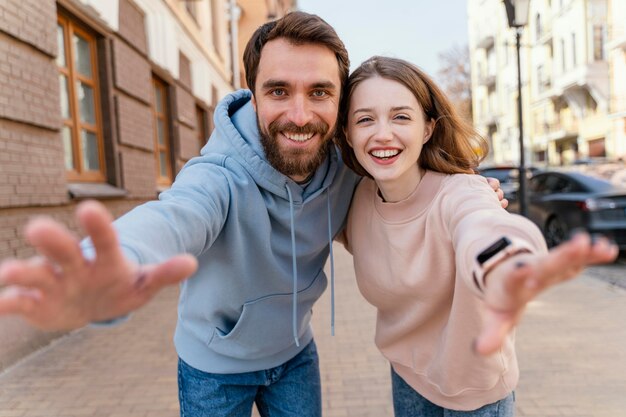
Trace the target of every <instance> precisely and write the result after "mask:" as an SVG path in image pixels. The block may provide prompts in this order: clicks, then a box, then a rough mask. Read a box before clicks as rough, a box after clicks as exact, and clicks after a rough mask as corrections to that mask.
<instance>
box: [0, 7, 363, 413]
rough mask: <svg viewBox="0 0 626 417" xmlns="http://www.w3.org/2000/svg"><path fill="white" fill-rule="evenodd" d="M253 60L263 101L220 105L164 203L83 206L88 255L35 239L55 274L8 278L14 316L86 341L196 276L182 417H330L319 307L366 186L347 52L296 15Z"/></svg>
mask: <svg viewBox="0 0 626 417" xmlns="http://www.w3.org/2000/svg"><path fill="white" fill-rule="evenodd" d="M244 62H245V67H246V77H247V81H248V85H249V87H250V90H251V91H248V90H241V91H237V92H234V93H232V94H230V95H228V96H226V98H224V99H223V100H222V101H221V102H220V103H219V105H218V106H217V108H216V111H215V131H214V132H213V134H212V136H211V139H210V140H209V141H208V143H207V145H206V146H205V147H204V148H203V150H202V154H201V156H199V157H197V158H194V159H192V160H191V161H189V163H188V164H187V165H186V166H185V167H184V168H183V169H182V170H181V172H180V173H179V175H178V176H177V178H176V181H175V182H174V184H173V185H172V187H171V189H170V190H168V191H166V192H164V193H162V194H161V195H160V197H159V201H155V202H150V203H147V204H144V205H142V206H139V207H137V208H135V209H134V210H132V211H131V212H130V213H128V214H126V215H125V216H122V217H121V218H120V219H118V220H117V221H115V223H114V224H113V225H112V224H111V217H110V215H109V214H108V213H107V212H106V211H105V210H104V208H103V207H102V206H101V205H99V204H98V203H95V202H89V203H85V204H83V205H81V206H80V207H79V209H78V211H77V216H78V221H79V223H80V224H81V225H82V227H83V229H84V230H85V231H86V232H87V233H88V234H89V236H90V237H91V239H90V240H89V241H86V242H83V244H82V248H81V247H80V246H79V242H78V241H77V240H76V239H75V237H73V236H72V235H71V234H70V233H69V232H68V231H67V230H66V229H64V228H63V227H62V226H60V225H59V224H57V223H55V222H53V221H52V220H49V219H39V220H37V221H35V222H33V223H31V224H30V225H29V226H28V228H27V231H26V233H27V236H28V239H29V241H30V242H31V243H32V244H33V245H34V246H35V247H36V248H37V250H38V251H39V252H40V254H41V255H43V256H44V257H45V258H46V261H44V262H41V261H40V260H36V259H31V260H25V261H7V262H5V263H4V264H3V265H2V266H1V267H0V282H4V283H5V284H6V285H8V288H6V289H5V290H4V291H3V292H2V293H0V314H2V313H5V314H7V313H8V314H11V313H18V314H22V315H23V316H24V317H25V318H26V319H27V320H29V321H30V322H31V323H33V324H35V325H36V326H38V327H41V328H45V329H71V328H76V327H79V326H82V325H85V324H87V323H89V322H102V321H108V320H111V319H115V318H117V317H121V316H124V315H126V314H128V313H129V312H131V311H132V310H134V309H136V308H138V307H139V306H141V305H142V304H144V303H145V302H147V301H148V300H149V299H150V298H151V297H152V296H153V295H154V294H155V293H156V292H157V291H158V290H159V289H160V288H161V287H163V286H164V285H168V284H172V283H176V282H179V281H181V280H183V279H185V278H187V277H189V279H187V280H185V281H184V282H183V283H182V284H181V291H180V301H179V306H178V323H177V327H176V332H175V335H174V342H175V345H176V350H177V353H178V355H179V372H178V376H179V381H178V382H179V400H180V411H181V415H184V416H194V417H200V416H212V417H219V416H237V417H238V416H250V415H251V412H252V405H253V404H254V403H256V405H257V408H258V410H259V412H260V414H261V415H262V416H272V417H281V416H294V417H295V416H298V417H307V416H311V417H319V416H321V384H320V376H319V366H318V357H317V352H316V348H315V344H314V342H313V334H312V332H311V329H310V325H309V321H310V317H311V308H312V306H313V303H314V302H315V301H316V300H317V299H318V298H319V297H320V295H321V294H322V292H323V291H324V289H325V288H326V286H327V278H326V276H325V274H324V272H323V267H324V264H325V262H326V260H327V258H328V254H329V250H330V245H331V242H332V239H333V238H334V236H335V235H336V234H337V233H339V231H340V230H341V229H342V227H343V224H344V221H345V218H346V213H347V211H348V208H349V204H350V200H351V197H352V193H353V191H354V187H355V185H356V184H357V182H358V181H359V177H358V176H357V175H355V174H354V173H352V171H350V170H349V169H347V168H346V167H345V165H344V164H343V162H342V161H341V158H340V157H339V152H338V150H337V149H336V148H335V147H334V146H333V145H332V139H333V137H334V133H335V129H336V127H337V114H338V107H339V100H340V95H341V89H342V86H343V83H344V82H345V80H346V79H347V76H348V70H349V62H348V53H347V51H346V50H345V47H344V45H343V43H342V42H341V40H340V39H339V38H338V37H337V34H336V33H335V31H334V30H333V29H332V28H331V27H330V26H329V25H328V24H327V23H326V22H324V21H323V20H322V19H320V18H319V17H317V16H314V15H310V14H306V13H301V12H295V13H291V14H288V15H286V16H285V17H284V18H282V19H280V20H278V21H275V22H271V23H268V24H265V25H263V26H262V27H260V28H259V29H258V30H257V31H256V32H255V34H254V35H253V37H252V39H251V40H250V42H249V44H248V46H247V48H246V51H245V53H244ZM116 234H117V235H118V236H119V241H118V238H117V237H116ZM182 254H190V255H192V256H189V255H182Z"/></svg>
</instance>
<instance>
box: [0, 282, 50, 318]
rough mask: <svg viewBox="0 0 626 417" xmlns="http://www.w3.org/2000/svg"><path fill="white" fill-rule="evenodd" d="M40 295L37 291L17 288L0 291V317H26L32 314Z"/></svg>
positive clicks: (40, 297)
mask: <svg viewBox="0 0 626 417" xmlns="http://www.w3.org/2000/svg"><path fill="white" fill-rule="evenodd" d="M41 299H42V294H41V292H39V291H38V290H34V289H25V288H19V287H8V288H5V289H4V290H1V291H0V315H8V314H21V315H24V316H27V315H28V313H30V312H32V311H33V310H34V309H35V307H36V306H37V304H38V303H39V301H40V300H41Z"/></svg>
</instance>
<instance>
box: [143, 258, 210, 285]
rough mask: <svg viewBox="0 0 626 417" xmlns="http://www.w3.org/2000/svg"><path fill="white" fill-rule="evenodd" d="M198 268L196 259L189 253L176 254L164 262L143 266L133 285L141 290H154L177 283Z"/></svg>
mask: <svg viewBox="0 0 626 417" xmlns="http://www.w3.org/2000/svg"><path fill="white" fill-rule="evenodd" d="M197 269H198V261H197V260H196V258H195V257H193V256H191V255H178V256H174V257H172V258H170V259H168V260H167V261H165V262H162V263H160V264H155V265H149V266H145V267H144V268H143V270H142V271H141V273H140V274H139V277H138V279H137V282H136V284H135V286H136V287H137V289H139V290H142V291H156V290H158V289H160V288H161V287H165V286H168V285H174V284H178V283H179V282H181V281H183V280H185V279H187V278H189V277H190V276H191V275H192V274H193V273H194V272H196V270H197Z"/></svg>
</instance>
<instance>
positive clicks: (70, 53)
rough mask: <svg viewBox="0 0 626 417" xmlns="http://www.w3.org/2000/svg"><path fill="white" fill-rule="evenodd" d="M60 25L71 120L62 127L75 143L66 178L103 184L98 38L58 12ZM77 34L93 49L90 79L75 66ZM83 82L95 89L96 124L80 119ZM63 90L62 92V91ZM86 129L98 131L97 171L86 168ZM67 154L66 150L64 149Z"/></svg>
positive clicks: (102, 138)
mask: <svg viewBox="0 0 626 417" xmlns="http://www.w3.org/2000/svg"><path fill="white" fill-rule="evenodd" d="M57 24H58V25H59V26H61V27H62V28H63V51H64V52H65V56H64V59H65V67H61V66H59V65H58V64H57V70H58V73H59V75H63V76H65V77H66V79H67V94H68V105H69V115H70V118H69V119H65V118H64V117H63V115H61V116H62V121H63V127H68V128H69V129H70V132H71V143H72V162H73V167H74V168H73V169H70V170H68V169H67V168H66V169H65V172H66V177H67V180H68V181H71V182H92V183H95V182H100V183H104V182H106V180H107V172H106V158H105V154H104V151H105V149H104V134H103V121H102V106H101V101H100V100H101V85H100V80H99V74H98V71H99V67H98V60H97V54H98V38H97V35H96V34H94V33H92V32H90V31H88V30H86V29H85V28H84V27H83V26H82V25H81V24H80V23H79V21H77V20H75V19H73V18H71V17H69V16H67V15H65V14H62V13H58V14H57ZM74 34H77V35H79V36H80V37H81V38H83V39H85V40H86V41H87V42H88V43H89V46H90V48H89V51H90V57H89V59H90V65H91V69H92V74H91V78H88V77H86V76H84V75H82V74H80V73H78V71H77V70H76V68H75V50H74V47H73V42H72V37H73V35H74ZM77 82H81V83H83V84H86V85H88V86H89V87H91V88H92V90H93V104H94V113H95V114H94V116H95V122H96V123H95V125H93V124H89V123H86V122H82V121H81V120H80V110H79V102H78V96H77V92H76V83H77ZM59 93H61V91H59ZM82 130H86V131H88V132H91V133H93V134H95V136H96V141H97V148H98V164H99V167H100V169H99V170H98V171H85V170H83V165H84V159H83V149H82V144H81V138H80V135H81V132H82ZM63 152H64V155H65V152H66V150H65V149H64V150H63ZM64 166H65V165H64Z"/></svg>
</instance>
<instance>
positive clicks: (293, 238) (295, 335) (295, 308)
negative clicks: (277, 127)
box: [285, 184, 300, 347]
mask: <svg viewBox="0 0 626 417" xmlns="http://www.w3.org/2000/svg"><path fill="white" fill-rule="evenodd" d="M285 188H286V189H287V195H288V196H289V215H290V221H291V263H292V268H293V295H292V303H293V306H292V308H293V310H292V317H291V327H292V330H293V339H294V340H295V341H296V346H298V347H299V346H300V341H299V340H298V322H297V321H298V320H297V319H298V263H297V262H296V228H295V226H294V216H293V197H292V196H291V190H290V189H289V184H285Z"/></svg>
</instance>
